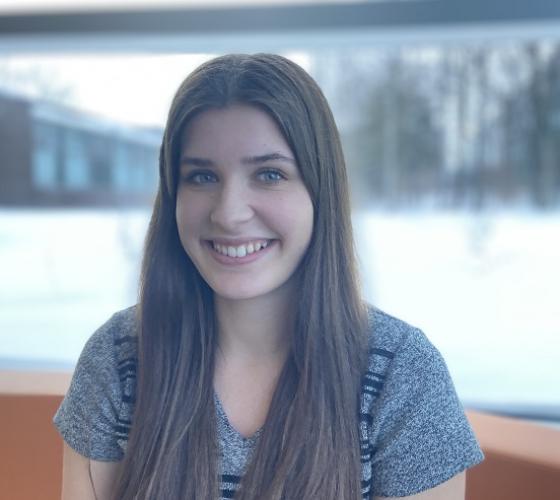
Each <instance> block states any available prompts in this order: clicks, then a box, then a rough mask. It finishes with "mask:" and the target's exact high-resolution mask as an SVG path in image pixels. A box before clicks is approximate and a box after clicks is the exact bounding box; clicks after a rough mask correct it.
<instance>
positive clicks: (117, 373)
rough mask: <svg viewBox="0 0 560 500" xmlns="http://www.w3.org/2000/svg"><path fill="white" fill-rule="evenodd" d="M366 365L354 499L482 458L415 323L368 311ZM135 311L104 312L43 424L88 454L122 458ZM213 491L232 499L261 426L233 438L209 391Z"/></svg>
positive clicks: (130, 399)
mask: <svg viewBox="0 0 560 500" xmlns="http://www.w3.org/2000/svg"><path fill="white" fill-rule="evenodd" d="M369 321H370V335H369V339H370V340H369V366H368V370H367V371H366V373H365V374H364V377H363V383H362V394H361V411H360V437H361V441H360V449H361V462H362V478H361V479H362V493H363V498H364V499H370V498H373V496H381V497H392V496H395V497H401V496H407V495H413V494H415V493H419V492H421V491H424V490H427V489H430V488H433V487H435V486H437V485H438V484H441V483H443V482H444V481H446V480H448V479H450V478H451V477H453V476H454V475H455V474H457V473H459V472H461V471H463V470H464V469H466V468H468V467H471V466H473V465H475V464H477V463H479V462H481V461H482V460H483V458H484V456H483V454H482V451H481V449H480V447H479V445H478V443H477V441H476V438H475V436H474V434H473V431H472V429H471V427H470V425H469V423H468V421H467V419H466V417H465V413H464V410H463V407H462V405H461V402H460V401H459V399H458V397H457V394H456V392H455V388H454V386H453V382H452V380H451V377H450V375H449V371H448V369H447V366H446V364H445V361H444V360H443V358H442V356H441V354H440V353H439V351H438V350H437V349H436V348H435V347H434V346H433V345H432V344H431V343H430V341H429V340H428V339H427V338H426V336H425V335H424V334H423V333H422V332H421V331H420V330H418V329H417V328H414V327H412V326H410V325H408V324H407V323H405V322H403V321H401V320H398V319H396V318H394V317H392V316H389V315H388V314H386V313H384V312H382V311H380V310H378V309H375V308H373V307H370V309H369ZM136 340H137V337H136V323H135V308H134V307H131V308H128V309H125V310H123V311H120V312H118V313H116V314H115V315H113V316H112V317H111V319H109V321H107V323H105V324H104V325H103V326H101V327H100V328H99V329H98V330H97V331H96V332H95V333H94V334H93V335H92V336H91V338H90V339H89V340H88V342H87V343H86V345H85V347H84V349H83V351H82V354H81V355H80V358H79V360H78V363H77V365H76V369H75V371H74V375H73V378H72V382H71V385H70V389H69V390H68V393H67V394H66V396H65V398H64V400H63V402H62V404H61V405H60V408H59V409H58V411H57V413H56V415H55V416H54V419H53V422H54V424H55V425H56V427H57V429H58V430H59V432H60V434H61V435H62V437H63V438H64V440H65V441H66V442H67V443H68V444H69V445H70V446H71V447H72V448H73V449H75V450H76V451H77V452H79V453H80V454H82V455H84V456H86V457H89V458H91V459H93V460H101V461H118V460H121V459H122V457H123V456H124V452H125V450H126V444H127V437H128V433H129V430H130V426H131V419H132V415H133V410H134V401H135V387H136V366H137V357H136V345H137V344H136ZM214 398H215V403H216V405H215V406H216V413H217V422H218V440H219V449H220V452H221V460H220V468H221V470H220V473H221V497H222V498H223V499H225V498H233V496H234V494H235V491H236V490H237V488H238V485H239V482H240V480H241V477H242V475H243V472H244V471H245V469H246V466H247V463H248V461H249V460H250V457H251V453H252V451H253V450H254V448H255V445H256V443H257V441H258V439H259V436H260V434H261V430H259V431H257V433H256V434H255V435H253V436H251V437H250V438H244V437H242V436H241V435H240V434H239V433H238V432H237V431H236V430H235V429H234V428H233V427H232V426H231V425H230V423H229V422H228V419H227V416H226V414H225V412H224V409H223V407H222V405H221V403H220V401H219V399H218V398H217V396H216V395H214Z"/></svg>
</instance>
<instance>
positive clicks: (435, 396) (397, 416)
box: [370, 329, 484, 497]
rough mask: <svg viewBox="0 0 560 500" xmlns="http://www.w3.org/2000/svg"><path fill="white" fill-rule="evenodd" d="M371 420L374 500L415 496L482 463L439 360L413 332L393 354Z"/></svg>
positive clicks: (459, 404)
mask: <svg viewBox="0 0 560 500" xmlns="http://www.w3.org/2000/svg"><path fill="white" fill-rule="evenodd" d="M372 417H373V426H372V433H371V436H370V438H371V445H372V447H373V450H374V454H373V461H372V492H373V495H374V496H380V497H393V496H394V497H402V496H408V495H414V494H416V493H420V492H422V491H425V490H428V489H430V488H434V487H435V486H437V485H439V484H441V483H443V482H445V481H447V480H448V479H450V478H451V477H453V476H454V475H456V474H458V473H459V472H461V471H463V470H465V469H466V468H468V467H471V466H473V465H475V464H477V463H479V462H481V461H482V460H483V459H484V455H483V453H482V451H481V449H480V447H479V445H478V442H477V440H476V438H475V436H474V433H473V431H472V428H471V427H470V424H469V422H468V420H467V418H466V416H465V412H464V409H463V406H462V404H461V402H460V400H459V398H458V396H457V393H456V391H455V387H454V385H453V382H452V380H451V376H450V374H449V371H448V369H447V366H446V364H445V361H444V359H443V358H442V356H441V354H440V353H439V351H438V350H437V349H436V348H435V347H434V346H433V345H432V344H431V343H430V342H429V340H428V339H427V338H426V336H425V335H424V334H423V333H422V332H421V331H420V330H418V329H411V331H410V333H409V335H408V337H407V338H406V339H405V341H404V342H403V344H402V345H401V346H400V347H399V349H397V350H396V352H395V354H394V357H393V360H392V361H391V365H390V366H389V368H388V371H387V373H386V379H385V383H384V386H383V391H382V393H381V394H380V397H379V398H378V399H377V401H376V402H375V404H374V406H373V408H372Z"/></svg>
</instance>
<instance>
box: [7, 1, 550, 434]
mask: <svg viewBox="0 0 560 500" xmlns="http://www.w3.org/2000/svg"><path fill="white" fill-rule="evenodd" d="M508 5H509V2H502V1H501V0H500V1H495V2H487V3H484V2H482V1H479V0H472V1H471V2H469V5H468V6H466V5H465V2H454V1H451V0H448V1H440V0H393V1H385V2H361V3H350V2H339V3H334V2H319V1H314V2H313V1H311V2H310V1H308V2H305V3H304V2H300V1H298V0H291V1H290V2H285V3H281V2H276V3H272V2H267V1H266V0H252V1H245V2H242V1H237V0H230V1H213V2H210V3H208V2H205V3H202V2H198V3H196V2H194V3H189V4H188V6H187V8H186V7H185V2H179V1H175V2H169V1H168V2H166V4H165V5H164V6H162V5H161V4H160V3H157V4H156V2H155V1H149V0H145V1H140V0H134V1H129V2H124V1H121V2H117V3H115V2H103V1H100V2H93V1H89V2H87V1H86V2H81V3H80V6H77V5H74V3H73V2H70V1H68V0H58V1H53V0H50V1H49V2H41V1H39V0H35V1H28V2H25V1H23V0H18V1H17V2H16V1H6V0H4V1H3V3H2V5H1V6H0V370H2V369H4V370H43V371H44V370H65V369H72V367H73V366H74V364H75V362H76V360H77V358H78V356H79V353H80V351H81V349H82V347H83V345H84V343H85V341H86V340H87V339H88V337H89V336H90V335H91V334H92V333H93V331H94V330H95V329H96V328H97V327H99V326H100V325H101V324H102V323H103V322H104V321H105V320H107V319H108V317H109V316H110V315H111V314H112V313H113V312H115V311H117V310H119V309H122V308H124V307H127V306H129V305H132V304H134V303H135V302H136V300H137V286H138V273H139V263H140V259H141V254H142V245H143V239H144V236H145V231H146V226H147V222H148V219H149V216H150V211H151V204H152V202H153V197H154V193H155V190H156V187H157V170H158V164H157V156H158V150H159V144H160V142H161V137H162V132H163V127H164V124H165V120H166V113H167V110H168V107H169V104H170V102H171V99H172V97H173V93H174V92H175V90H176V89H177V87H178V85H179V84H180V83H181V81H182V80H183V79H184V77H185V76H186V75H187V74H188V73H189V72H190V71H191V70H192V69H194V68H195V67H196V66H197V65H199V64H200V63H201V62H203V61H205V60H207V59H209V58H211V57H214V56H215V55H219V54H223V53H228V52H260V51H272V52H278V53H281V54H283V55H285V56H287V57H289V58H291V59H293V60H294V61H296V62H297V63H299V64H301V65H302V66H303V67H304V68H305V69H307V70H308V71H309V72H310V73H311V74H312V75H313V77H314V78H315V79H316V80H317V81H318V83H319V84H320V86H321V87H322V88H323V90H324V92H325V94H326V96H327V99H328V100H329V102H330V104H331V106H332V109H333V112H334V115H335V118H336V121H337V124H338V127H339V130H340V133H341V137H342V140H343V144H344V148H345V153H346V158H347V166H348V171H349V175H350V179H351V187H352V202H353V217H354V219H353V220H354V230H355V236H356V240H357V249H358V254H359V257H360V264H361V268H362V275H363V290H364V295H365V297H366V298H367V299H368V300H369V301H370V302H372V303H374V304H375V305H377V306H378V307H379V308H381V309H383V310H385V311H386V312H388V313H390V314H393V315H395V316H397V317H399V318H401V319H403V320H405V321H407V322H409V323H411V324H413V325H415V326H418V327H420V328H421V329H422V330H423V331H424V332H425V333H426V334H427V336H428V337H429V338H430V340H431V341H432V342H433V343H434V344H435V345H436V347H438V349H439V350H440V351H441V352H442V354H443V356H444V357H445V359H446V361H447V364H448V367H449V370H450V372H451V374H452V376H453V378H454V381H455V384H456V387H457V391H458V393H459V396H460V397H461V399H462V401H463V403H464V405H465V406H466V407H468V408H473V409H487V410H488V409H489V410H492V411H496V412H498V413H503V414H506V415H513V416H523V417H526V418H531V419H534V420H539V421H543V422H548V423H550V424H552V425H554V424H555V423H556V424H560V390H559V387H560V363H559V361H560V307H559V303H560V301H559V299H558V296H559V293H558V283H559V282H560V265H559V263H558V261H559V257H560V29H559V26H560V23H558V21H560V12H559V8H558V6H555V3H554V2H546V1H544V0H535V1H533V2H531V5H529V6H528V7H527V8H526V9H523V8H518V9H517V10H516V9H513V10H512V9H509V8H508ZM459 6H461V8H459ZM554 16H556V17H554Z"/></svg>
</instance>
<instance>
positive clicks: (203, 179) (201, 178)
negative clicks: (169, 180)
mask: <svg viewBox="0 0 560 500" xmlns="http://www.w3.org/2000/svg"><path fill="white" fill-rule="evenodd" d="M184 181H185V182H186V183H187V184H198V185H201V184H211V183H213V182H217V178H216V176H215V175H214V174H213V173H211V172H192V173H191V174H190V175H187V176H186V177H185V180H184Z"/></svg>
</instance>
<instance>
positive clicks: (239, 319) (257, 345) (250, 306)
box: [214, 291, 294, 365]
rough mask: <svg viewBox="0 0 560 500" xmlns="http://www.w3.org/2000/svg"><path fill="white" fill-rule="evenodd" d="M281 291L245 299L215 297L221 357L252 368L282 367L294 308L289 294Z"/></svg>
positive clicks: (290, 331)
mask: <svg viewBox="0 0 560 500" xmlns="http://www.w3.org/2000/svg"><path fill="white" fill-rule="evenodd" d="M277 292H279V291H277ZM282 292H284V293H282ZM282 292H281V293H273V294H269V295H266V296H261V297H256V298H252V299H245V300H228V299H224V298H222V297H219V296H216V297H215V299H214V300H215V310H216V315H217V319H218V349H219V353H220V354H221V355H222V356H224V357H225V358H228V359H235V360H238V361H240V362H243V363H247V364H254V365H261V364H262V363H271V362H272V363H277V362H279V363H281V364H283V362H284V361H285V359H286V357H287V354H288V352H289V348H290V340H291V333H292V331H293V316H294V309H293V305H292V300H291V299H290V294H288V293H286V292H285V291H282Z"/></svg>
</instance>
